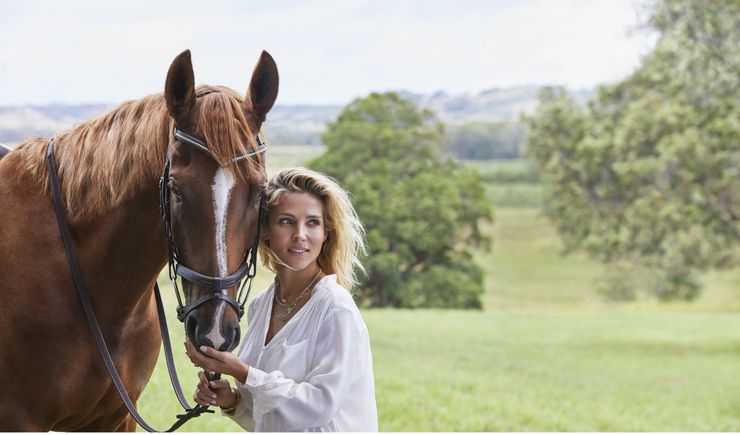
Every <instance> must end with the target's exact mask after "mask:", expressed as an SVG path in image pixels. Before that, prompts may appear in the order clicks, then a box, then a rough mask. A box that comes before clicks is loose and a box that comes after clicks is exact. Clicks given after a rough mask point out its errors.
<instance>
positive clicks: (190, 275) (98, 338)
mask: <svg viewBox="0 0 740 435" xmlns="http://www.w3.org/2000/svg"><path fill="white" fill-rule="evenodd" d="M211 92H218V91H207V92H205V93H203V94H200V95H198V96H202V95H205V94H206V93H211ZM174 135H175V138H176V139H178V140H180V141H183V142H185V143H188V144H190V145H193V146H195V147H196V148H198V149H200V150H201V151H204V152H206V153H207V154H208V155H209V156H211V157H212V158H213V156H212V155H211V153H210V151H209V149H208V147H207V145H206V144H205V143H204V142H203V141H201V140H199V139H197V138H195V137H193V136H190V135H188V134H186V133H184V132H182V131H180V130H179V129H177V128H175V131H174ZM257 144H258V147H257V149H256V150H254V151H251V152H248V153H247V154H244V155H242V156H238V157H236V158H234V159H232V160H231V161H232V162H238V161H242V160H245V159H247V158H250V157H253V156H255V155H258V154H262V153H264V152H265V151H266V150H267V145H266V144H264V143H263V142H262V141H261V140H260V139H259V136H258V137H257ZM168 155H169V153H168ZM165 160H166V163H165V167H164V171H163V174H162V178H161V179H160V181H159V183H160V186H159V187H160V213H161V215H162V218H163V220H164V226H165V238H166V240H167V252H168V264H169V266H168V271H169V276H170V280H171V281H172V282H173V284H174V286H175V293H176V295H177V302H178V308H177V318H178V319H179V320H180V321H184V319H185V318H186V317H187V315H188V313H190V312H192V311H193V310H194V309H196V308H197V307H199V306H200V305H203V304H204V303H206V302H208V301H211V300H216V301H218V300H223V301H225V302H227V303H228V304H229V305H230V306H231V307H233V308H234V309H235V310H236V312H237V314H238V316H239V319H241V317H242V315H243V314H244V305H245V304H246V302H247V300H248V299H249V293H250V292H251V290H252V280H253V278H254V276H255V272H256V269H257V251H258V247H259V237H260V229H261V224H262V220H263V219H264V195H263V194H262V193H261V194H260V205H259V215H258V217H257V235H256V236H255V240H254V243H253V244H252V247H251V248H250V249H249V250H248V251H247V253H246V254H245V255H244V261H243V262H242V265H241V267H239V269H238V270H237V271H236V272H234V273H233V274H231V275H229V276H227V277H223V278H219V277H213V276H207V275H202V274H200V273H198V272H195V271H193V270H191V269H189V268H187V267H185V266H184V265H182V264H180V262H179V261H178V259H177V248H176V246H175V243H174V241H173V239H172V225H171V222H170V212H169V197H170V191H169V187H168V186H167V182H168V179H169V170H170V162H169V157H167V158H166V159H165ZM46 161H47V165H48V169H49V185H50V188H51V200H52V204H53V206H54V213H55V215H56V218H57V224H58V225H59V232H60V235H61V238H62V243H63V245H64V251H65V254H66V256H67V264H68V265H69V269H70V273H71V275H72V281H73V282H74V285H75V288H76V289H77V295H78V297H79V298H80V303H81V304H82V308H83V311H84V312H85V317H86V318H87V322H88V325H89V326H90V330H91V331H92V334H93V338H94V339H95V344H96V346H97V347H98V351H99V352H100V356H101V357H102V359H103V362H104V363H105V366H106V368H107V370H108V374H109V375H110V377H111V380H112V382H113V385H114V386H115V387H116V390H117V391H118V395H119V396H120V397H121V401H122V402H123V404H124V405H125V406H126V408H127V409H128V412H129V414H131V416H132V417H133V418H134V420H136V422H137V423H138V424H139V426H141V427H142V428H143V429H144V430H146V431H147V432H158V431H157V430H156V429H154V428H153V427H152V426H150V425H149V424H147V423H146V421H144V419H143V418H142V417H141V415H139V412H138V411H137V410H136V406H134V404H133V402H132V401H131V398H130V397H129V395H128V392H127V391H126V388H125V386H124V385H123V381H122V380H121V376H120V375H119V374H118V370H117V369H116V366H115V364H114V363H113V358H112V357H111V354H110V351H109V350H108V346H107V345H106V343H105V338H104V337H103V333H102V331H101V330H100V325H99V324H98V321H97V317H96V316H95V311H94V310H93V306H92V302H91V301H90V296H89V293H90V292H89V291H88V290H87V286H86V284H85V280H84V279H83V278H82V273H80V268H79V265H78V263H77V259H76V256H75V254H74V249H73V246H72V234H71V232H70V230H69V223H68V219H67V212H66V210H65V207H64V205H63V201H62V195H61V189H60V187H59V177H58V174H57V169H56V164H55V163H54V139H53V138H52V139H51V140H50V141H49V145H48V146H47V152H46ZM178 275H180V276H181V277H182V278H183V279H186V280H188V281H191V282H194V283H196V284H198V285H201V286H204V287H208V288H211V289H213V293H212V294H210V295H206V296H204V297H202V298H199V299H198V300H196V301H194V302H191V303H190V304H188V305H183V304H182V299H181V298H180V292H179V289H178V287H177V276H178ZM244 277H246V278H247V279H246V280H244V281H243V282H242V284H241V285H240V287H239V292H238V293H237V298H236V300H234V299H231V298H230V297H228V295H225V294H223V291H222V290H224V289H227V288H229V287H232V286H234V285H236V284H237V283H239V282H240V281H241V280H242V279H243V278H244ZM245 282H249V285H248V288H247V291H246V294H244V295H242V291H243V289H244V283H245ZM154 299H155V302H156V305H157V314H158V317H159V328H160V332H161V334H162V347H163V348H164V354H165V361H166V363H167V371H168V372H169V375H170V382H171V383H172V388H173V390H174V391H175V395H176V396H177V400H178V401H179V402H180V405H182V407H183V409H184V410H185V413H183V414H179V415H177V420H176V421H175V423H173V424H172V426H170V428H169V429H167V430H166V432H173V431H175V430H177V429H178V428H180V427H181V426H182V425H183V424H185V423H186V422H187V421H189V420H190V419H192V418H195V417H199V416H200V415H201V414H204V413H213V411H212V410H210V409H208V406H207V405H198V406H195V407H193V406H191V405H190V404H189V403H188V401H187V400H186V399H185V396H184V394H183V393H182V387H181V386H180V381H179V379H178V377H177V370H176V369H175V362H174V358H173V357H172V345H171V343H170V339H169V332H168V328H167V319H166V318H165V312H164V305H163V303H162V297H161V295H160V292H159V284H157V282H156V281H155V283H154ZM206 376H207V377H209V378H210V380H215V379H218V378H219V377H220V374H219V373H215V374H214V376H212V377H211V376H210V375H209V374H208V373H207V372H206Z"/></svg>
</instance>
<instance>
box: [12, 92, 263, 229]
mask: <svg viewBox="0 0 740 435" xmlns="http://www.w3.org/2000/svg"><path fill="white" fill-rule="evenodd" d="M207 91H217V92H211V93H207ZM196 92H197V93H198V94H205V93H207V95H204V96H203V97H199V102H200V104H201V105H200V111H199V112H200V118H201V119H199V120H198V125H199V128H198V130H197V131H195V132H193V133H194V134H195V135H196V136H198V137H200V138H202V139H203V140H204V141H205V142H206V143H207V144H208V145H209V149H210V150H211V153H212V154H213V156H214V157H215V159H216V160H217V161H218V162H219V163H220V164H221V165H223V166H227V165H228V162H229V161H230V160H231V159H232V158H233V157H235V156H239V155H243V154H245V153H247V152H248V150H252V149H255V147H256V144H255V141H254V137H253V134H252V133H251V132H250V130H249V127H248V124H247V121H246V118H245V114H244V113H243V110H242V107H241V104H242V98H241V96H240V95H239V94H238V93H236V92H235V91H233V90H231V89H228V88H225V87H215V86H206V85H199V86H198V87H197V88H196ZM173 128H174V121H173V120H172V118H171V117H170V115H169V112H168V111H167V106H166V103H165V99H164V96H163V94H162V93H159V94H155V95H150V96H147V97H144V98H142V99H140V100H134V101H128V102H125V103H122V104H121V105H120V106H118V107H116V108H114V109H112V110H111V111H109V112H107V113H105V114H103V115H100V116H98V117H97V118H93V119H91V120H88V121H85V122H83V123H81V124H78V125H76V126H75V127H73V128H72V129H70V130H67V131H64V132H61V133H57V134H56V135H55V136H54V153H55V157H56V158H55V161H56V163H57V165H58V170H59V181H60V186H61V190H62V196H63V199H64V203H65V204H66V206H67V213H68V216H69V219H70V221H71V222H80V221H88V220H90V219H93V218H94V217H95V216H97V215H99V214H100V213H102V212H104V211H106V210H110V209H111V208H113V207H116V206H118V205H120V204H121V203H123V202H124V201H126V200H127V199H130V198H131V197H133V196H134V195H136V194H137V193H139V192H141V190H143V189H144V188H146V187H151V184H152V183H155V182H156V181H157V180H158V179H159V177H160V176H161V173H162V168H163V166H164V159H165V154H166V149H167V145H168V144H169V143H170V142H171V140H172V136H173ZM245 132H247V133H246V137H245ZM48 143H49V141H48V139H43V138H38V139H33V140H30V141H28V142H25V143H23V144H22V145H20V146H18V148H16V152H17V153H18V154H19V156H20V158H21V160H22V163H21V165H22V167H21V171H19V175H21V173H26V174H29V175H30V177H31V179H32V180H33V181H34V182H36V183H38V184H39V185H41V186H42V188H43V189H44V191H45V192H47V194H48V192H49V191H50V187H49V181H48V169H47V164H46V150H47V145H48ZM259 162H260V163H261V164H262V162H263V161H262V160H261V157H260V160H259ZM230 168H231V170H232V171H233V172H234V174H235V176H237V177H239V178H241V179H245V180H248V181H249V182H254V181H255V178H254V177H256V174H255V170H254V169H255V168H254V163H253V162H252V161H251V160H250V159H247V160H246V161H244V162H240V163H239V164H234V165H231V166H230Z"/></svg>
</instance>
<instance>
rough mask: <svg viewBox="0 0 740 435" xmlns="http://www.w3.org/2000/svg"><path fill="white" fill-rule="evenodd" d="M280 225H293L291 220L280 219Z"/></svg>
mask: <svg viewBox="0 0 740 435" xmlns="http://www.w3.org/2000/svg"><path fill="white" fill-rule="evenodd" d="M278 223H280V224H284V225H290V224H291V221H290V219H288V218H280V219H279V220H278Z"/></svg>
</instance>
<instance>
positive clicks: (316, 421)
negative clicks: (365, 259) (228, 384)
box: [224, 275, 378, 432]
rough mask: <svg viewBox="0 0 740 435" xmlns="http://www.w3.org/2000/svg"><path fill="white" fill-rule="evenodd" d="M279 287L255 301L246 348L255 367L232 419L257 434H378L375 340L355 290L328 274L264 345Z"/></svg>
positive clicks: (243, 351) (245, 358)
mask: <svg viewBox="0 0 740 435" xmlns="http://www.w3.org/2000/svg"><path fill="white" fill-rule="evenodd" d="M274 287H275V286H274V284H273V285H270V287H268V288H267V289H266V290H265V291H263V292H262V293H261V294H260V295H258V296H257V297H255V298H254V300H253V301H252V303H250V304H249V310H248V329H247V332H246V334H245V336H244V342H243V343H242V345H241V348H240V349H239V359H240V360H242V361H244V362H245V363H246V364H247V365H248V366H249V372H248V374H247V379H246V383H244V384H242V383H241V382H239V381H236V388H238V389H239V392H240V393H241V395H242V399H241V401H240V402H239V404H238V405H237V407H236V410H235V412H234V414H233V415H229V417H230V418H232V419H233V420H234V421H236V422H237V423H238V424H239V425H240V426H242V427H243V428H244V429H246V430H248V431H254V432H263V431H264V432H289V431H307V432H324V431H339V432H377V430H378V413H377V408H376V404H375V381H374V376H373V362H372V354H371V352H370V339H369V337H368V332H367V326H366V325H365V322H364V321H363V320H362V316H361V315H360V311H359V310H358V309H357V305H356V304H355V302H354V300H353V299H352V295H351V294H350V293H349V291H347V290H346V289H345V288H344V287H342V286H341V285H339V284H338V283H337V279H336V275H328V276H325V277H324V278H323V279H321V280H320V281H319V282H318V283H317V284H316V286H315V287H314V289H313V294H312V295H311V298H310V299H309V300H308V302H306V304H305V305H304V306H303V307H302V308H301V309H300V310H299V311H298V312H297V313H296V314H295V315H294V316H293V318H291V319H290V320H288V323H286V324H285V326H283V327H282V329H280V331H278V332H277V334H275V336H274V337H273V338H272V340H271V341H270V342H269V343H268V344H267V345H266V346H265V338H266V336H267V330H268V328H269V326H270V313H271V312H272V304H273V300H274V290H275V288H274ZM224 415H225V414H224Z"/></svg>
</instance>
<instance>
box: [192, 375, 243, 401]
mask: <svg viewBox="0 0 740 435" xmlns="http://www.w3.org/2000/svg"><path fill="white" fill-rule="evenodd" d="M198 379H199V380H200V382H198V386H197V387H195V394H193V400H195V403H197V404H198V405H205V406H208V405H214V406H220V407H221V408H232V407H234V406H235V405H236V399H237V396H236V393H234V391H233V390H232V389H231V384H229V381H227V380H225V379H219V380H217V381H210V382H209V381H208V379H207V378H206V373H205V372H203V371H201V372H199V373H198Z"/></svg>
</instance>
